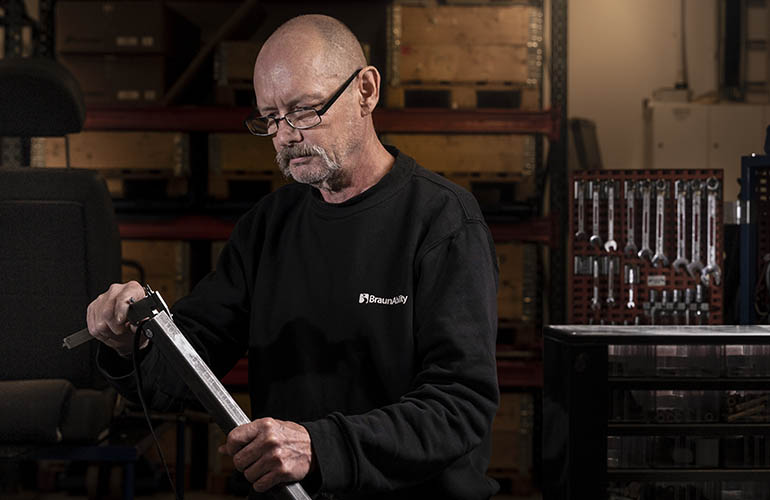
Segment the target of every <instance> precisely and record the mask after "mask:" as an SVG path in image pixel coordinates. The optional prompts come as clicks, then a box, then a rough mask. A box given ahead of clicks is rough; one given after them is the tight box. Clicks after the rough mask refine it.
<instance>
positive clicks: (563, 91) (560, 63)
mask: <svg viewBox="0 0 770 500" xmlns="http://www.w3.org/2000/svg"><path fill="white" fill-rule="evenodd" d="M551 106H552V107H553V108H554V109H558V110H559V113H560V116H559V119H558V127H559V135H558V137H559V138H561V139H562V140H558V141H556V142H553V143H551V144H550V149H549V153H548V171H549V176H550V186H551V192H550V193H549V198H550V214H551V216H553V217H556V218H557V221H558V222H557V224H558V229H557V234H559V235H566V234H567V231H568V221H567V214H568V208H567V206H566V203H568V202H569V201H571V200H568V195H569V192H568V187H567V144H566V143H567V141H566V140H563V139H565V138H566V137H567V0H552V2H551ZM562 238H563V236H562ZM559 243H561V244H559ZM565 251H566V242H557V244H556V245H554V246H553V247H552V248H551V249H550V286H549V290H550V292H549V318H548V319H549V322H550V323H552V324H559V323H563V322H564V320H565V317H566V312H567V307H566V296H567V293H566V289H567V280H566V276H567V258H566V253H565Z"/></svg>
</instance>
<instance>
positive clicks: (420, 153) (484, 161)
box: [382, 134, 535, 179]
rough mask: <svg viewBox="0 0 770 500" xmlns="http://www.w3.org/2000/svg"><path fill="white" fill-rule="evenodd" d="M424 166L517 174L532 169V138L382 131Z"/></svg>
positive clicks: (445, 170)
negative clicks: (386, 132)
mask: <svg viewBox="0 0 770 500" xmlns="http://www.w3.org/2000/svg"><path fill="white" fill-rule="evenodd" d="M382 142H383V143H385V144H392V145H393V146H396V147H397V148H399V149H400V150H402V151H403V152H404V153H406V154H408V155H409V156H411V157H413V158H414V159H415V160H417V162H418V163H419V164H420V165H422V166H423V167H425V168H427V169H430V170H433V171H434V172H439V173H442V174H451V173H467V172H484V173H494V174H498V173H502V174H508V175H509V176H514V177H518V178H520V179H521V178H524V177H528V176H532V174H533V173H534V171H535V140H534V138H533V137H532V136H527V135H516V134H383V135H382Z"/></svg>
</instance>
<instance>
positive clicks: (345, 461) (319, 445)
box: [301, 414, 357, 493]
mask: <svg viewBox="0 0 770 500" xmlns="http://www.w3.org/2000/svg"><path fill="white" fill-rule="evenodd" d="M337 418H339V417H337V416H336V415H335V414H332V415H330V416H329V417H326V418H323V419H321V420H315V421H313V422H302V423H301V424H302V425H303V426H304V427H305V428H306V429H307V431H308V433H309V434H310V441H311V442H312V443H313V451H314V452H315V458H316V460H317V465H318V473H319V474H320V479H321V488H320V489H321V491H328V492H332V493H333V492H337V491H349V490H351V489H354V487H355V482H356V477H357V473H356V463H355V458H354V456H353V454H352V453H351V450H350V447H349V445H348V442H347V439H346V437H345V435H344V433H343V432H342V429H341V428H340V426H339V425H338V424H337V422H336V421H335V420H336V419H337Z"/></svg>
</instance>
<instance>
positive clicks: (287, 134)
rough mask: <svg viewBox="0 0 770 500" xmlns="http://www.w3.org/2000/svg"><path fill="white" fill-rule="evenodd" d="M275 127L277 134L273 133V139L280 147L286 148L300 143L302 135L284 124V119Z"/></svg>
mask: <svg viewBox="0 0 770 500" xmlns="http://www.w3.org/2000/svg"><path fill="white" fill-rule="evenodd" d="M276 126H277V127H278V132H276V133H275V137H276V139H277V140H278V144H279V145H280V146H281V147H286V146H289V145H291V144H295V143H297V142H301V141H302V133H301V132H300V131H299V130H297V129H296V128H294V127H292V126H291V125H289V124H288V123H286V120H285V119H283V120H281V121H279V122H278V123H276Z"/></svg>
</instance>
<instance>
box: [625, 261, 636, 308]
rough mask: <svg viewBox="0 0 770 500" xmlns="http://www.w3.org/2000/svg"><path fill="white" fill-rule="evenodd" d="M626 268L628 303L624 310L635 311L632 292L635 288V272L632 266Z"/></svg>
mask: <svg viewBox="0 0 770 500" xmlns="http://www.w3.org/2000/svg"><path fill="white" fill-rule="evenodd" d="M627 267H628V302H627V303H626V309H636V303H635V302H634V291H635V289H636V287H634V285H635V284H636V270H635V269H634V266H627Z"/></svg>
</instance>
